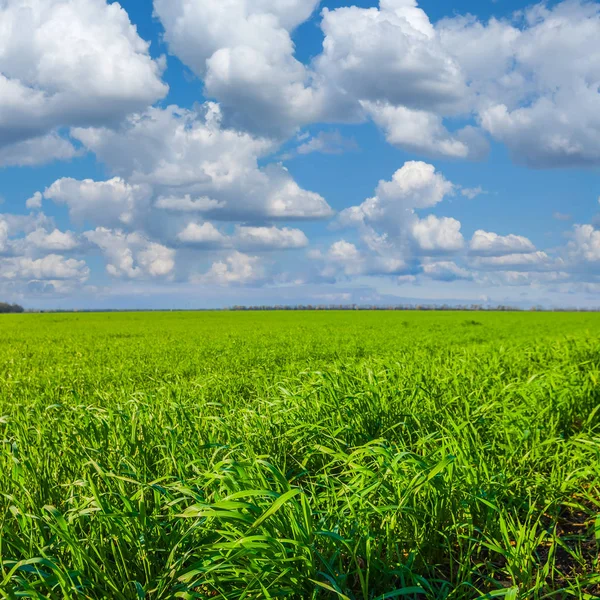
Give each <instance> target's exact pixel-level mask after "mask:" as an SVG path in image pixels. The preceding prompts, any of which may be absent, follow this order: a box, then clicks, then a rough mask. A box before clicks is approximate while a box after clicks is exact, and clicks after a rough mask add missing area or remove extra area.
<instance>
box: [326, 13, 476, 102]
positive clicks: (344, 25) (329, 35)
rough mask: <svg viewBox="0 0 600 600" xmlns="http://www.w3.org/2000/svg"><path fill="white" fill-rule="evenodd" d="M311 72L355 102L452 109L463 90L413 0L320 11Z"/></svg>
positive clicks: (461, 98) (456, 71) (455, 68)
mask: <svg viewBox="0 0 600 600" xmlns="http://www.w3.org/2000/svg"><path fill="white" fill-rule="evenodd" d="M321 26H322V29H323V32H324V34H325V40H324V42H323V54H322V55H321V56H319V57H318V58H317V60H316V63H317V71H318V72H319V74H320V75H321V76H323V78H324V79H325V80H326V81H327V82H328V83H329V84H330V85H334V86H337V87H338V88H341V89H342V90H344V92H345V93H346V94H348V95H350V96H351V97H353V98H355V99H356V100H357V101H361V100H367V101H373V102H385V103H389V104H392V105H394V106H405V107H407V108H409V109H415V110H431V111H439V110H442V111H448V110H449V111H455V110H456V109H457V108H458V107H460V105H461V104H462V103H463V101H464V98H465V96H466V94H467V86H466V82H465V78H464V76H463V74H462V72H461V69H460V66H459V65H458V64H457V63H456V62H455V61H454V60H453V59H452V58H451V57H450V56H449V55H448V54H447V53H446V52H445V51H444V49H443V48H442V47H441V45H440V43H439V40H438V36H437V34H436V31H435V29H434V27H433V26H432V25H431V23H430V22H429V18H428V17H427V15H426V14H425V13H424V12H423V11H422V10H421V9H420V8H417V6H416V2H402V3H400V2H390V1H388V2H382V3H381V7H380V9H376V8H366V9H362V8H358V7H356V6H350V7H343V8H339V9H337V10H332V11H330V10H328V9H324V11H323V22H322V25H321Z"/></svg>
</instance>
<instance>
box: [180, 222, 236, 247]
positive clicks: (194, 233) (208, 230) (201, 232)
mask: <svg viewBox="0 0 600 600" xmlns="http://www.w3.org/2000/svg"><path fill="white" fill-rule="evenodd" d="M177 239H178V240H179V241H180V242H183V243H184V244H193V245H201V246H220V245H223V244H224V243H225V242H226V240H227V238H226V236H224V235H223V234H222V233H221V232H220V231H219V230H218V229H217V228H216V227H215V226H214V225H213V224H212V223H209V222H206V223H188V225H187V226H186V227H185V229H183V230H182V231H180V232H179V233H178V234H177Z"/></svg>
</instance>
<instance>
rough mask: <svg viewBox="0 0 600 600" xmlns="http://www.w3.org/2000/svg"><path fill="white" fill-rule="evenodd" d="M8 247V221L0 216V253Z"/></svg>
mask: <svg viewBox="0 0 600 600" xmlns="http://www.w3.org/2000/svg"><path fill="white" fill-rule="evenodd" d="M7 247H8V223H7V222H6V221H5V220H4V219H3V218H1V217H0V253H2V252H4V251H5V250H6V249H7Z"/></svg>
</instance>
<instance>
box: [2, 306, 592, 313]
mask: <svg viewBox="0 0 600 600" xmlns="http://www.w3.org/2000/svg"><path fill="white" fill-rule="evenodd" d="M0 306H2V305H0ZM4 306H8V305H4ZM18 309H20V310H17V311H9V312H23V309H22V308H21V307H20V306H19V307H18ZM334 310H338V311H342V310H343V311H346V310H347V311H352V310H363V311H394V310H396V311H457V312H590V313H591V312H594V313H595V312H600V307H596V308H579V307H570V308H568V307H563V308H546V307H544V306H532V307H530V308H519V307H516V306H505V305H499V306H481V305H479V304H471V305H450V304H442V305H438V304H417V305H409V304H406V305H395V306H371V305H364V306H363V305H354V304H353V305H345V304H343V305H342V304H340V305H334V304H330V305H312V304H306V305H304V304H299V305H294V306H266V305H265V306H262V305H261V306H231V307H229V308H189V309H185V308H181V309H179V308H176V309H173V308H171V309H169V308H157V309H83V310H76V309H75V310H61V309H57V310H30V311H28V312H33V313H136V312H141V313H144V312H145V313H153V312H246V311H247V312H252V311H254V312H256V311H264V312H269V311H271V312H274V311H334ZM0 312H3V311H2V310H0ZM5 312H6V311H5Z"/></svg>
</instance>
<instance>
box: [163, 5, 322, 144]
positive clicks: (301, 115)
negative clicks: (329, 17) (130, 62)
mask: <svg viewBox="0 0 600 600" xmlns="http://www.w3.org/2000/svg"><path fill="white" fill-rule="evenodd" d="M317 4H318V0H260V1H259V2H256V1H250V0H228V1H227V2H223V1H222V0H203V1H202V2H196V1H194V0H155V2H154V10H155V12H156V14H157V15H158V17H159V18H160V20H161V21H162V24H163V26H164V28H165V40H166V41H167V43H168V44H169V48H170V50H171V51H172V52H173V53H175V54H177V56H178V57H179V58H180V59H181V60H182V61H183V62H184V63H185V64H186V65H188V66H189V67H190V68H191V69H192V70H193V71H194V73H196V75H198V76H199V77H201V78H202V79H203V80H204V83H205V91H206V94H207V95H208V96H209V97H213V98H217V99H218V100H219V101H220V103H221V104H222V105H223V107H224V108H225V110H226V114H227V115H228V116H229V118H230V120H231V121H232V122H234V123H236V124H237V125H239V126H242V127H244V128H247V129H249V130H252V131H255V132H256V131H258V132H260V133H268V134H272V135H280V134H282V133H290V132H292V131H293V130H294V129H295V128H296V127H297V126H298V125H301V124H303V123H308V122H310V121H312V120H313V119H314V118H315V117H316V115H317V114H318V112H319V110H320V108H319V106H320V103H321V100H320V98H319V93H318V92H317V91H316V90H315V89H314V88H313V87H311V85H310V73H309V71H308V69H307V68H306V67H305V66H304V65H303V64H302V63H300V62H299V61H297V60H296V59H295V58H294V44H293V42H292V39H291V37H290V32H291V31H292V30H293V29H294V28H295V27H296V26H298V25H299V24H300V23H302V22H303V21H305V20H306V19H308V17H309V16H310V15H311V13H312V12H313V10H314V9H315V7H316V6H317Z"/></svg>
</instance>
